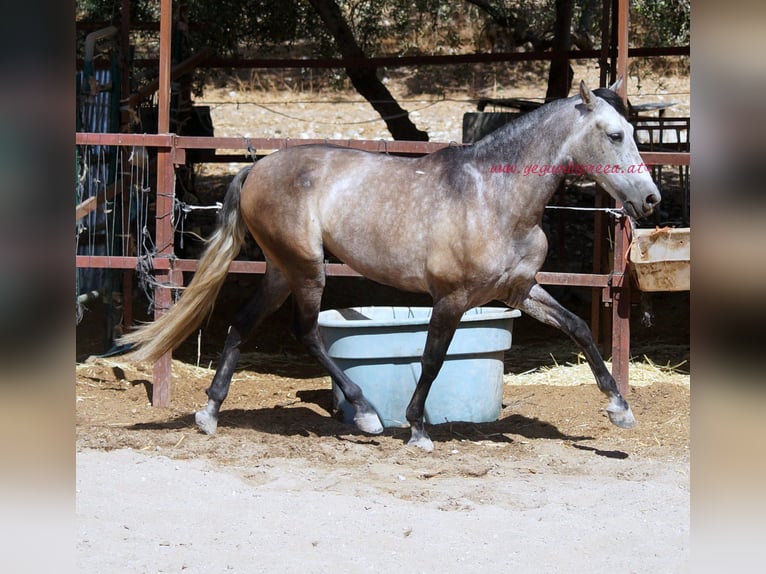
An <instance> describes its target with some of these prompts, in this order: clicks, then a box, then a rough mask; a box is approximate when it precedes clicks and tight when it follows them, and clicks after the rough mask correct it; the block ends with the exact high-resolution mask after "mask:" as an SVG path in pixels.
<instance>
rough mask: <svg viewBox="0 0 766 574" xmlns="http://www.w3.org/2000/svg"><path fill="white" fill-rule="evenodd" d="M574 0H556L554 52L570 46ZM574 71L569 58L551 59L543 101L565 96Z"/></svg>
mask: <svg viewBox="0 0 766 574" xmlns="http://www.w3.org/2000/svg"><path fill="white" fill-rule="evenodd" d="M573 11H574V0H556V24H555V29H554V37H553V51H554V52H568V51H569V50H570V49H571V47H572V12H573ZM573 76H574V72H573V71H572V68H571V67H570V66H569V60H551V68H550V71H549V73H548V91H547V92H546V93H545V101H549V100H555V99H558V98H566V97H567V96H568V95H569V90H570V89H571V88H572V79H573Z"/></svg>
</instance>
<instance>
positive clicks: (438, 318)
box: [406, 301, 464, 452]
mask: <svg viewBox="0 0 766 574" xmlns="http://www.w3.org/2000/svg"><path fill="white" fill-rule="evenodd" d="M463 311H464V309H463V308H462V307H458V306H453V305H450V304H449V302H447V301H441V302H438V303H435V304H434V307H433V311H432V314H431V320H430V322H429V323H428V335H427V337H426V346H425V349H424V351H423V356H422V358H421V361H420V362H421V366H422V369H421V372H420V378H419V379H418V383H417V386H416V387H415V392H414V393H413V394H412V398H411V399H410V403H409V405H408V406H407V413H406V416H407V422H409V423H410V440H409V441H408V442H407V444H408V445H410V446H416V447H418V448H421V449H423V450H424V451H426V452H431V451H433V449H434V443H433V441H432V440H431V437H429V436H428V433H427V432H426V429H425V408H426V399H427V398H428V392H429V391H430V390H431V384H432V383H433V382H434V379H436V376H437V375H438V374H439V371H440V370H441V368H442V365H443V364H444V358H445V356H446V355H447V349H448V348H449V344H450V342H451V341H452V338H453V336H454V335H455V330H456V329H457V327H458V325H459V324H460V319H461V318H462V316H463Z"/></svg>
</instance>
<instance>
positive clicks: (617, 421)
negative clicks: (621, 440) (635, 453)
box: [606, 405, 636, 429]
mask: <svg viewBox="0 0 766 574" xmlns="http://www.w3.org/2000/svg"><path fill="white" fill-rule="evenodd" d="M625 406H626V407H627V408H625V409H619V410H617V409H615V410H611V409H610V407H607V409H606V414H608V415H609V420H610V421H612V424H613V425H616V426H618V427H620V428H623V429H632V428H633V427H635V426H636V417H634V416H633V411H631V410H630V407H629V406H627V405H625Z"/></svg>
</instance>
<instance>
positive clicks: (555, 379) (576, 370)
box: [504, 355, 691, 387]
mask: <svg viewBox="0 0 766 574" xmlns="http://www.w3.org/2000/svg"><path fill="white" fill-rule="evenodd" d="M554 361H555V359H554ZM684 365H685V362H684V363H681V364H678V365H657V364H656V363H654V362H653V361H652V360H651V359H649V358H648V357H646V356H644V357H643V358H642V360H633V361H631V362H630V370H629V373H630V384H631V386H634V387H648V386H650V385H653V384H656V383H666V384H673V385H682V386H686V387H689V386H690V382H691V377H690V375H689V374H688V373H684V372H682V371H681V370H680V369H681V368H683V367H684ZM606 366H607V368H609V369H610V370H611V367H612V364H611V362H610V361H607V362H606ZM504 382H505V384H506V385H554V386H574V385H583V384H594V385H595V384H596V382H595V380H594V378H593V374H592V373H591V370H590V367H589V366H588V364H587V363H586V362H585V358H584V357H583V356H582V355H578V361H577V363H567V364H564V365H560V364H556V365H554V366H544V367H540V368H536V369H531V370H529V371H526V372H524V373H519V374H507V375H505V377H504Z"/></svg>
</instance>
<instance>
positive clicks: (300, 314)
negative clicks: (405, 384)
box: [292, 271, 383, 434]
mask: <svg viewBox="0 0 766 574" xmlns="http://www.w3.org/2000/svg"><path fill="white" fill-rule="evenodd" d="M315 277H317V279H305V278H304V279H303V280H301V284H300V285H299V286H296V285H293V286H292V293H293V300H294V307H293V333H294V335H295V337H296V338H297V339H298V340H299V341H300V342H301V343H303V345H304V346H305V347H306V350H307V351H308V352H309V354H311V355H312V356H313V357H314V358H315V359H316V360H317V361H318V362H319V364H320V365H322V367H324V368H325V369H326V370H327V371H328V372H329V373H330V375H331V376H332V378H333V379H334V380H335V383H336V384H337V385H338V387H339V388H340V390H341V392H342V393H343V396H344V397H345V398H346V400H347V401H348V402H349V403H351V404H352V405H353V406H354V408H355V409H356V414H355V415H354V424H355V425H356V427H357V428H358V429H359V430H361V431H362V432H365V433H368V434H380V433H382V432H383V424H382V423H381V421H380V417H378V413H377V412H375V409H374V408H373V406H372V405H371V404H370V402H369V401H368V400H367V399H366V398H365V396H364V393H363V392H362V389H360V388H359V386H358V385H357V384H356V383H354V382H353V381H352V380H351V379H349V378H348V376H347V375H346V373H344V372H343V370H342V369H340V367H338V365H336V364H335V361H333V360H332V358H331V357H330V356H329V355H328V354H327V349H326V348H325V345H324V341H323V340H322V336H321V334H320V332H319V323H318V318H319V308H320V303H321V300H322V291H323V290H324V274H323V273H322V272H321V271H319V272H318V273H316V274H315Z"/></svg>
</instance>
